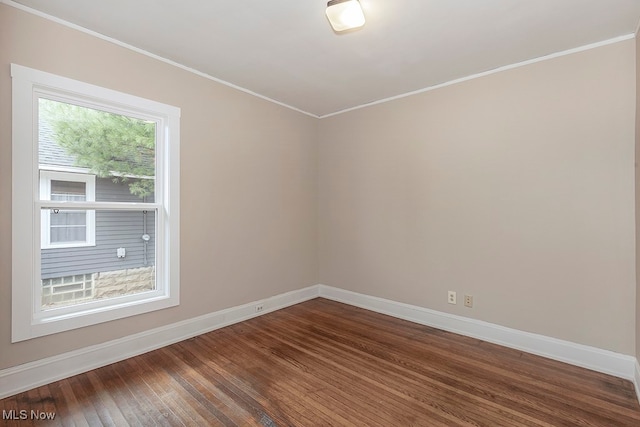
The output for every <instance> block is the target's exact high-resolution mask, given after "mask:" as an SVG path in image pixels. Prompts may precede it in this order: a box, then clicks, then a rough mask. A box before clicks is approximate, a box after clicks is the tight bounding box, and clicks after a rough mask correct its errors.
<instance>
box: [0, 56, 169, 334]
mask: <svg viewBox="0 0 640 427" xmlns="http://www.w3.org/2000/svg"><path fill="white" fill-rule="evenodd" d="M11 76H12V90H13V135H12V137H13V159H12V161H13V227H12V229H13V236H12V248H13V274H12V342H17V341H22V340H26V339H29V338H34V337H38V336H43V335H48V334H52V333H56V332H61V331H65V330H69V329H75V328H79V327H84V326H88V325H92V324H96V323H100V322H105V321H109V320H114V319H119V318H123V317H127V316H132V315H136V314H141V313H145V312H149V311H153V310H159V309H163V308H167V307H171V306H175V305H177V304H178V302H179V277H180V276H179V261H180V260H179V188H180V187H179V155H180V151H179V126H180V123H179V120H180V110H179V109H178V108H176V107H172V106H169V105H166V104H161V103H158V102H155V101H151V100H147V99H143V98H139V97H136V96H132V95H128V94H124V93H121V92H116V91H113V90H110V89H106V88H102V87H98V86H94V85H90V84H86V83H82V82H78V81H75V80H71V79H67V78H64V77H60V76H56V75H53V74H49V73H45V72H42V71H38V70H34V69H30V68H26V67H22V66H19V65H15V64H12V66H11Z"/></svg>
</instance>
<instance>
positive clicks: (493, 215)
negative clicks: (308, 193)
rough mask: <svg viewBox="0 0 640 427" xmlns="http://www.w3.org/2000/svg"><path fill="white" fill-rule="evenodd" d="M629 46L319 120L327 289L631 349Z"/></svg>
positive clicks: (322, 268) (321, 260)
mask: <svg viewBox="0 0 640 427" xmlns="http://www.w3.org/2000/svg"><path fill="white" fill-rule="evenodd" d="M634 49H635V42H634V40H628V41H625V42H621V43H617V44H613V45H608V46H605V47H600V48H597V49H593V50H589V51H585V52H582V53H576V54H572V55H569V56H564V57H560V58H556V59H553V60H548V61H544V62H539V63H536V64H533V65H528V66H525V67H520V68H516V69H513V70H510V71H506V72H500V73H497V74H493V75H490V76H486V77H482V78H479V79H475V80H471V81H468V82H465V83H461V84H457V85H453V86H449V87H444V88H441V89H438V90H434V91H430V92H426V93H423V94H420V95H417V96H412V97H407V98H403V99H400V100H395V101H393V102H388V103H384V104H380V105H377V106H372V107H369V108H365V109H360V110H355V111H352V112H349V113H346V114H341V115H338V116H334V117H331V118H327V119H323V120H322V121H321V122H320V127H319V147H318V155H319V169H318V170H319V202H318V209H319V211H318V212H319V215H318V218H319V232H318V236H319V266H320V280H321V282H322V283H324V284H326V285H331V286H336V287H340V288H344V289H348V290H352V291H356V292H362V293H365V294H370V295H375V296H379V297H382V298H388V299H391V300H395V301H400V302H405V303H410V304H415V305H419V306H423V307H427V308H430V309H435V310H438V311H442V312H447V313H454V314H457V315H462V316H467V317H471V318H476V319H481V320H484V321H488V322H493V323H497V324H500V325H505V326H508V327H511V328H516V329H520V330H524V331H530V332H534V333H539V334H543V335H547V336H551V337H557V338H560V339H564V340H569V341H573V342H577V343H582V344H587V345H591V346H595V347H600V348H603V349H608V350H613V351H616V352H620V353H624V354H631V355H633V354H635V324H636V319H635V286H636V285H635V246H634V245H635V239H634V233H635V231H634V120H635V119H634V114H635V113H634V111H635V96H636V95H635V75H634V70H635V61H634V58H635V51H634ZM447 290H455V291H457V292H458V300H459V301H458V305H456V306H453V305H449V304H447V303H446V295H447ZM463 293H470V294H472V295H473V296H474V298H475V306H474V308H473V309H468V308H465V307H464V306H463V305H462V302H461V297H462V294H463Z"/></svg>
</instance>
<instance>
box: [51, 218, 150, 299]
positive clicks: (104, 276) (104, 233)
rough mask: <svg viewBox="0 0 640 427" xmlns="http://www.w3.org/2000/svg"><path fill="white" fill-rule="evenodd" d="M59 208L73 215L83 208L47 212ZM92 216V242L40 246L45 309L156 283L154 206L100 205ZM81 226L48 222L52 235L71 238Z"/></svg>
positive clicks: (147, 288) (145, 288)
mask: <svg viewBox="0 0 640 427" xmlns="http://www.w3.org/2000/svg"><path fill="white" fill-rule="evenodd" d="M47 211H49V209H47ZM61 214H65V215H67V214H68V215H71V216H70V217H69V218H76V219H77V218H78V217H79V215H84V211H82V213H80V212H78V211H66V212H64V211H60V212H59V213H58V214H53V213H52V214H51V218H54V217H55V216H56V215H61ZM74 216H76V217H74ZM95 218H96V221H95V229H96V230H95V232H96V242H95V246H87V247H72V248H47V249H42V250H41V280H42V286H43V292H42V308H43V309H44V310H47V309H52V308H56V307H62V306H68V305H72V304H81V303H86V302H91V301H98V300H103V299H108V298H115V297H119V296H124V295H132V294H138V293H142V292H148V291H151V290H155V289H156V278H155V265H156V261H155V260H156V256H155V254H156V238H155V236H156V222H157V221H156V211H155V210H149V211H112V210H100V209H99V210H96V211H95ZM70 221H71V220H70ZM84 230H86V227H85V228H83V226H82V225H64V226H54V225H52V226H51V241H52V242H54V233H58V234H56V236H55V238H64V239H73V238H78V236H79V235H80V233H81V232H84ZM65 241H67V240H65ZM119 249H120V253H119ZM123 249H124V251H123ZM80 291H82V292H80Z"/></svg>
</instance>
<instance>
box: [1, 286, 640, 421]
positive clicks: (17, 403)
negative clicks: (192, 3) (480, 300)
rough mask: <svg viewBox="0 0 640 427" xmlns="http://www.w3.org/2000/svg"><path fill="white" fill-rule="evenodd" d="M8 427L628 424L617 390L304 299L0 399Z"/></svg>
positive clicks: (627, 394)
mask: <svg viewBox="0 0 640 427" xmlns="http://www.w3.org/2000/svg"><path fill="white" fill-rule="evenodd" d="M0 410H2V411H5V412H4V413H5V414H9V413H10V412H9V411H11V410H13V411H16V412H13V413H12V414H14V415H16V417H19V416H20V411H21V410H24V411H27V418H29V417H30V415H31V411H32V410H34V411H37V413H46V412H55V413H56V417H55V419H54V420H49V421H42V420H40V421H35V420H29V419H27V420H24V421H19V420H4V421H0V423H5V425H8V426H14V425H15V426H28V425H59V426H72V425H76V426H86V425H89V426H100V425H114V426H128V425H132V426H207V425H220V426H268V427H274V426H385V427H388V426H491V427H494V426H640V406H639V405H638V402H637V400H636V397H635V394H634V390H633V386H632V384H631V383H630V382H629V381H625V380H621V379H619V378H615V377H611V376H607V375H604V374H600V373H596V372H592V371H588V370H585V369H581V368H578V367H575V366H571V365H566V364H563V363H560V362H555V361H551V360H548V359H544V358H541V357H537V356H533V355H530V354H527V353H522V352H520V351H517V350H511V349H507V348H504V347H500V346H497V345H493V344H489V343H486V342H483V341H480V340H477V339H473V338H467V337H462V336H459V335H455V334H452V333H448V332H443V331H440V330H437V329H433V328H429V327H426V326H421V325H416V324H413V323H410V322H405V321H402V320H398V319H394V318H391V317H388V316H384V315H381V314H377V313H373V312H370V311H366V310H362V309H358V308H354V307H351V306H348V305H344V304H340V303H336V302H333V301H328V300H325V299H314V300H311V301H308V302H305V303H302V304H298V305H296V306H292V307H289V308H286V309H283V310H280V311H277V312H274V313H270V314H267V315H264V316H261V317H258V318H255V319H252V320H249V321H246V322H242V323H239V324H236V325H233V326H229V327H227V328H224V329H220V330H217V331H214V332H211V333H208V334H205V335H201V336H199V337H196V338H193V339H190V340H187V341H183V342H180V343H177V344H174V345H171V346H168V347H165V348H162V349H160V350H156V351H153V352H150V353H147V354H144V355H141V356H137V357H134V358H131V359H128V360H125V361H122V362H119V363H115V364H112V365H109V366H106V367H103V368H100V369H96V370H93V371H90V372H87V373H85V374H81V375H77V376H75V377H72V378H69V379H66V380H62V381H58V382H56V383H53V384H49V385H47V386H43V387H40V388H37V389H34V390H31V391H28V392H25V393H21V394H19V395H16V396H13V397H10V398H7V399H4V400H1V401H0Z"/></svg>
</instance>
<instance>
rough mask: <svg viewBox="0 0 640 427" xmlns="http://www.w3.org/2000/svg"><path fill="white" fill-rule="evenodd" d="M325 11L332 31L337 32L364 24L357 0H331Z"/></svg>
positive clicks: (362, 13)
mask: <svg viewBox="0 0 640 427" xmlns="http://www.w3.org/2000/svg"><path fill="white" fill-rule="evenodd" d="M326 13H327V18H329V22H330V23H331V27H333V31H335V32H338V33H339V32H342V31H347V30H352V29H354V28H359V27H362V26H363V25H364V12H362V6H360V2H359V1H358V0H331V1H330V2H329V3H327V10H326Z"/></svg>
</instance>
